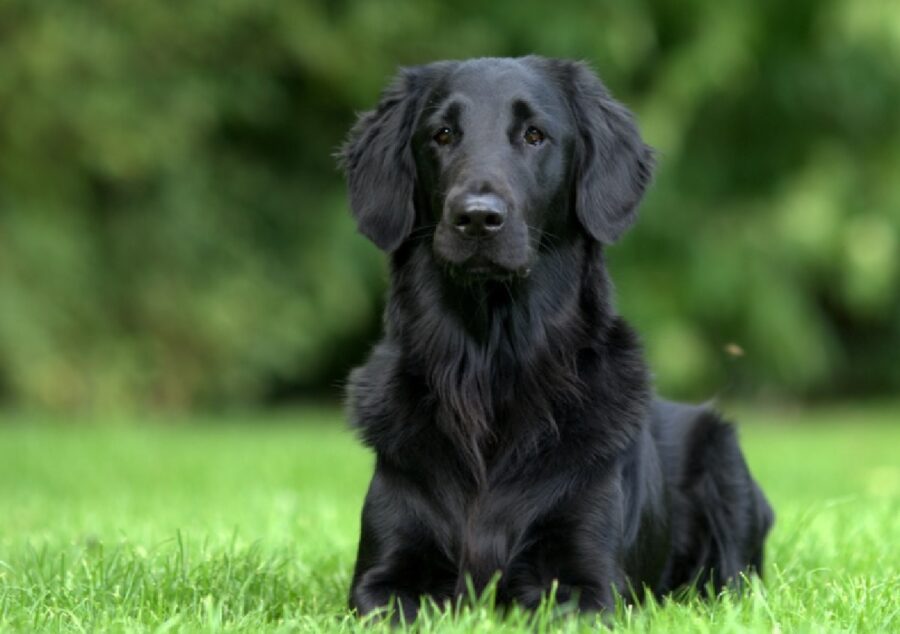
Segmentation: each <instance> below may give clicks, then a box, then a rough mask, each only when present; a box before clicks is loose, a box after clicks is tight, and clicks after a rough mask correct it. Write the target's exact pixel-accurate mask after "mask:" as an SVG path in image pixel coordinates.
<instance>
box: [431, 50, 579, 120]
mask: <svg viewBox="0 0 900 634" xmlns="http://www.w3.org/2000/svg"><path fill="white" fill-rule="evenodd" d="M438 92H439V94H440V96H441V97H443V99H442V100H452V99H454V98H455V99H460V100H462V101H463V102H464V103H466V104H467V105H469V106H472V107H473V108H474V109H477V110H483V109H489V110H493V111H497V110H505V109H508V108H509V105H510V104H511V103H513V102H518V101H524V102H526V103H530V104H533V105H535V106H538V107H540V108H542V109H544V110H555V109H557V108H559V107H561V106H562V105H563V104H562V97H561V95H560V91H559V89H558V88H557V86H556V84H555V83H554V82H552V81H551V80H550V79H549V78H548V77H547V76H545V75H544V73H542V72H541V71H540V70H539V69H537V68H535V67H533V66H532V65H530V64H528V63H527V62H525V61H523V60H520V59H506V58H484V59H475V60H468V61H465V62H460V63H459V64H458V65H456V66H455V67H453V68H451V69H448V72H447V73H446V74H445V75H444V77H443V81H441V82H440V90H439V91H438Z"/></svg>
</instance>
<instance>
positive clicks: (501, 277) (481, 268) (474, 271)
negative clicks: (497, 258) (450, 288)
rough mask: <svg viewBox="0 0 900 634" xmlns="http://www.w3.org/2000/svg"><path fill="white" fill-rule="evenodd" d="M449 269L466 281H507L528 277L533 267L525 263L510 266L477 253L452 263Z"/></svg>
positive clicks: (455, 276) (451, 272) (455, 275)
mask: <svg viewBox="0 0 900 634" xmlns="http://www.w3.org/2000/svg"><path fill="white" fill-rule="evenodd" d="M449 271H450V274H451V275H452V276H453V277H454V278H456V279H458V280H461V281H464V282H471V283H477V282H491V281H497V282H505V281H511V280H516V279H525V278H527V277H528V276H529V275H530V274H531V267H530V266H524V265H523V266H520V267H517V268H509V267H506V266H501V265H500V264H497V263H496V262H494V261H492V260H490V259H488V258H486V257H484V256H483V255H480V254H477V255H474V256H472V257H470V258H469V259H467V260H466V261H465V262H461V263H459V264H453V265H451V266H450V267H449Z"/></svg>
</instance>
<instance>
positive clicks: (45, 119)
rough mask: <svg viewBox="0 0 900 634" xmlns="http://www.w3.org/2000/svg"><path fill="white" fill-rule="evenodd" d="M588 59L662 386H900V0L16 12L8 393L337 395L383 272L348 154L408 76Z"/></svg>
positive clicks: (84, 7)
mask: <svg viewBox="0 0 900 634" xmlns="http://www.w3.org/2000/svg"><path fill="white" fill-rule="evenodd" d="M528 53H539V54H544V55H549V56H560V57H574V58H582V59H586V60H588V61H590V62H591V63H592V64H593V65H594V67H595V68H596V69H597V70H598V71H599V73H600V75H601V76H602V77H603V78H604V80H605V81H606V83H607V84H608V85H609V86H610V88H611V89H612V91H613V93H614V94H615V95H617V96H618V97H619V98H620V99H621V100H623V101H624V102H625V103H626V104H628V105H629V106H630V107H631V108H632V109H633V110H634V111H635V112H636V114H637V116H638V119H639V121H640V123H641V127H642V129H643V132H644V135H645V137H646V138H647V140H648V141H649V142H650V143H651V144H652V145H654V146H655V147H656V148H657V149H658V150H659V156H660V161H659V167H658V172H657V178H656V182H655V185H654V187H653V190H652V192H651V193H650V195H649V196H648V198H647V200H646V202H645V204H644V206H643V208H642V217H641V220H640V222H639V224H638V227H637V228H636V229H635V230H633V231H632V232H631V233H630V234H628V236H627V237H626V238H625V239H624V240H623V241H622V242H621V243H620V244H619V245H616V246H615V247H614V248H613V249H612V250H611V251H610V259H611V263H612V267H613V274H614V279H615V280H616V282H617V288H618V302H619V306H620V309H621V311H622V312H623V313H624V314H625V315H626V316H627V317H628V318H629V319H631V320H632V321H633V322H634V323H635V325H636V326H637V327H638V328H639V329H640V330H641V332H642V333H643V336H644V340H645V344H646V347H647V350H648V353H649V356H650V358H651V362H652V363H653V365H654V368H655V372H656V377H657V382H658V383H659V385H660V387H661V389H662V390H663V391H664V392H666V393H668V394H672V395H679V396H689V397H690V396H708V395H710V394H712V393H719V394H726V395H745V396H746V395H750V396H758V395H760V394H772V395H776V396H786V397H803V398H816V397H819V398H821V397H830V396H845V395H861V394H868V395H871V394H885V393H888V392H890V391H894V392H895V393H896V390H897V389H898V388H900V354H898V353H900V255H898V250H900V249H898V241H900V70H898V69H900V3H896V2H890V1H889V0H883V1H881V0H857V1H851V0H845V1H835V0H795V1H792V2H784V1H782V0H778V1H776V0H761V1H759V2H737V1H731V0H724V1H723V0H687V1H684V0H678V1H676V0H644V1H636V2H627V3H626V2H617V1H614V0H606V1H598V2H576V1H569V0H557V1H556V2H553V3H546V2H539V1H537V0H518V1H516V2H512V1H509V0H497V1H494V2H488V3H485V2H475V1H472V0H457V1H455V2H452V3H450V2H446V3H442V2H436V1H432V0H404V1H401V0H397V1H392V2H387V1H377V0H321V1H312V0H300V1H299V2H298V1H290V2H289V1H278V0H271V1H266V2H260V1H259V0H219V1H218V2H197V1H184V2H178V3H174V2H142V1H135V2H127V1H124V0H94V1H93V2H66V1H55V0H43V1H41V2H34V1H29V0H6V1H5V2H3V3H0V398H2V399H3V400H4V401H6V402H7V403H11V404H18V405H26V406H50V407H59V408H71V407H91V408H93V407H145V406H152V407H187V406H216V405H220V404H258V403H265V402H271V401H273V400H278V399H282V398H288V397H292V396H296V395H298V394H315V393H325V394H334V393H335V385H336V382H337V381H339V380H340V377H341V376H342V374H343V373H344V372H345V371H346V369H347V367H348V366H349V365H350V364H352V363H354V362H356V361H358V360H359V359H360V358H361V357H362V356H363V355H364V354H365V352H366V349H367V346H368V345H369V343H370V342H371V340H372V339H373V338H374V337H375V335H376V334H377V332H378V329H379V320H380V310H381V298H382V294H383V291H384V288H385V284H386V275H385V267H384V264H383V261H382V256H381V255H380V254H379V253H378V252H377V251H376V250H375V249H374V247H372V246H370V245H369V244H368V243H367V242H366V241H365V240H364V239H363V238H362V237H360V236H359V235H357V234H356V232H355V229H354V227H353V223H352V222H351V220H350V218H349V214H348V213H347V209H346V200H345V196H344V187H343V183H342V180H341V177H340V174H339V173H338V172H337V171H336V169H335V167H334V163H333V160H332V158H331V153H332V151H333V150H334V149H335V147H336V146H337V145H338V144H339V143H340V141H341V139H342V137H343V135H344V133H345V132H346V130H347V129H348V127H349V126H350V125H351V123H352V121H353V118H354V113H355V112H356V111H359V110H362V109H365V108H367V107H371V106H372V105H373V104H374V103H375V101H376V99H377V96H378V92H379V90H380V88H381V87H382V86H383V84H384V83H385V82H386V80H387V79H388V78H389V77H390V76H391V75H392V74H393V72H394V69H395V67H396V66H398V65H412V64H417V63H422V62H427V61H431V60H434V59H441V58H463V57H470V56H484V55H492V56H493V55H498V56H505V55H521V54H528Z"/></svg>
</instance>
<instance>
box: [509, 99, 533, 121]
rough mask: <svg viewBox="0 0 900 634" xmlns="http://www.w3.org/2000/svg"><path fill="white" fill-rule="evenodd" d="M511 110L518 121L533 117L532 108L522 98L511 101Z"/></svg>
mask: <svg viewBox="0 0 900 634" xmlns="http://www.w3.org/2000/svg"><path fill="white" fill-rule="evenodd" d="M512 112H513V116H514V117H515V118H516V119H518V120H519V121H523V120H525V119H531V118H532V117H534V109H533V108H532V107H531V105H530V104H528V102H526V101H525V100H524V99H516V100H515V101H513V102H512Z"/></svg>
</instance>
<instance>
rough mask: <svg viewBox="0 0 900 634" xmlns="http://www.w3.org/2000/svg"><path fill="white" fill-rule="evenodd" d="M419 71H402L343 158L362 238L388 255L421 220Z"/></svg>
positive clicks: (352, 136) (361, 122) (354, 133)
mask: <svg viewBox="0 0 900 634" xmlns="http://www.w3.org/2000/svg"><path fill="white" fill-rule="evenodd" d="M421 84H422V80H421V78H420V74H419V73H418V72H417V69H415V68H412V69H401V71H400V72H399V73H398V75H397V76H396V77H395V78H394V80H393V81H392V82H391V84H390V85H389V86H388V88H387V89H385V91H384V92H383V93H382V95H381V101H380V102H379V103H378V106H377V107H376V108H375V109H374V110H370V111H369V112H364V113H362V114H361V115H360V116H359V119H358V120H357V122H356V124H355V125H354V126H353V128H352V129H351V130H350V133H349V135H348V136H347V140H346V142H345V143H344V145H343V146H342V147H341V149H340V151H339V152H338V161H339V163H340V165H341V167H343V169H344V171H345V173H346V175H347V185H348V190H349V194H350V209H351V211H352V212H353V216H354V217H355V218H356V221H357V223H358V226H359V230H360V232H361V233H362V234H363V235H365V236H366V237H367V238H369V239H370V240H371V241H372V242H374V243H375V244H376V245H378V247H379V248H381V249H383V250H385V251H393V250H395V249H396V248H397V247H399V246H400V244H401V243H402V242H403V241H404V240H405V239H406V238H407V237H408V236H409V233H410V231H411V230H412V226H413V221H414V219H415V209H414V202H413V192H414V188H415V181H416V166H415V161H414V159H413V153H412V148H411V145H410V143H411V140H412V135H413V132H414V129H415V125H416V120H417V117H418V112H419V109H420V106H421V96H422V93H423V92H424V91H423V88H422V85H421Z"/></svg>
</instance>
